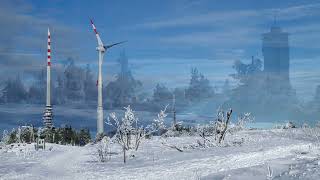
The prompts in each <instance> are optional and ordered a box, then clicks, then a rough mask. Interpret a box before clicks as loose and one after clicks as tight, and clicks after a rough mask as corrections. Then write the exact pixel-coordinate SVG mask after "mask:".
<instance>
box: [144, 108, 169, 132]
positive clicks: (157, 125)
mask: <svg viewBox="0 0 320 180" xmlns="http://www.w3.org/2000/svg"><path fill="white" fill-rule="evenodd" d="M167 107H168V105H166V106H165V108H164V109H163V110H160V112H159V113H158V114H157V118H155V119H153V122H152V124H151V125H148V126H147V128H146V129H147V134H148V135H151V134H158V135H162V134H163V133H165V131H166V130H167V129H166V125H165V118H166V117H167V116H168V114H167V113H166V110H167Z"/></svg>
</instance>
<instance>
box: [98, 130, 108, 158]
mask: <svg viewBox="0 0 320 180" xmlns="http://www.w3.org/2000/svg"><path fill="white" fill-rule="evenodd" d="M110 146H111V139H110V138H109V137H108V136H104V137H103V138H102V139H101V141H99V142H98V144H97V151H98V158H99V161H100V162H106V161H108V160H110V158H111V156H110V153H111V147H110Z"/></svg>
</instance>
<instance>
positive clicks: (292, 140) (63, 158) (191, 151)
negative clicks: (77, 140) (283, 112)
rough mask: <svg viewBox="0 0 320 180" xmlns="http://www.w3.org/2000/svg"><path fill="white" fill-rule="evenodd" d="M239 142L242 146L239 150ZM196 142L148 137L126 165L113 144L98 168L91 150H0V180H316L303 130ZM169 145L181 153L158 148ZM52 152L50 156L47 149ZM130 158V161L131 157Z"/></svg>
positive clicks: (317, 168)
mask: <svg viewBox="0 0 320 180" xmlns="http://www.w3.org/2000/svg"><path fill="white" fill-rule="evenodd" d="M241 138H243V139H244V142H243V143H242V144H241V145H239V144H237V143H234V142H239V141H240V140H241ZM197 140H201V138H200V137H197V136H191V137H190V136H183V137H168V138H160V137H153V138H152V139H146V140H144V141H143V142H142V144H141V147H140V148H139V150H138V151H134V150H133V151H131V152H128V153H127V155H128V159H127V163H126V164H124V163H123V154H122V151H121V148H120V147H119V146H118V145H117V144H112V146H111V152H112V155H111V160H109V161H107V162H99V161H98V158H97V145H96V144H89V145H87V146H85V147H77V146H62V145H56V144H47V149H46V150H39V151H35V150H34V147H33V144H27V145H25V146H23V145H20V146H19V147H18V146H17V144H15V146H14V147H13V148H12V149H8V150H7V152H6V151H5V150H4V148H3V149H1V150H0V179H5V180H9V179H30V180H31V179H32V180H36V179H76V180H82V179H112V180H113V179H115V180H118V179H126V180H127V179H139V180H140V179H148V180H149V179H165V180H170V179H246V180H248V179H249V180H250V179H267V174H268V166H270V168H271V169H272V171H273V179H320V159H319V155H320V149H319V146H318V144H317V143H315V140H314V139H312V138H310V137H308V136H306V135H305V133H304V131H303V129H287V130H276V129H273V130H245V131H241V132H238V133H235V134H233V135H231V134H228V135H227V137H226V143H225V145H224V146H213V147H206V148H203V147H199V146H198V144H197ZM161 142H165V144H168V145H175V146H177V147H178V148H180V149H182V150H183V152H179V151H177V150H176V149H174V148H170V147H168V146H164V145H163V144H162V143H161ZM50 147H52V150H51V151H50V150H49V148H50ZM133 155H134V156H133Z"/></svg>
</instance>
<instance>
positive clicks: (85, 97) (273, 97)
mask: <svg viewBox="0 0 320 180" xmlns="http://www.w3.org/2000/svg"><path fill="white" fill-rule="evenodd" d="M118 62H119V65H120V67H121V68H120V71H119V72H118V73H117V75H116V78H115V80H113V81H111V82H109V83H107V84H104V87H103V88H104V89H103V93H104V95H103V99H104V107H105V109H122V108H123V107H125V106H127V105H129V104H130V105H132V107H134V108H135V109H136V110H147V111H158V110H159V109H161V108H163V107H164V106H166V105H170V108H171V107H172V106H173V102H175V108H176V109H177V110H185V109H190V107H195V106H198V105H199V104H206V103H208V105H207V106H209V105H210V106H211V105H212V103H213V104H215V106H217V107H218V106H222V107H223V108H229V107H230V108H233V109H236V110H237V112H252V113H253V114H255V115H257V116H258V117H259V115H261V116H263V115H268V117H269V118H271V119H273V116H274V119H278V118H281V119H286V120H289V119H292V118H297V119H315V118H316V117H317V116H318V115H319V110H320V86H318V88H317V91H316V93H315V97H314V99H313V100H312V101H311V102H308V103H301V102H299V100H298V98H297V97H296V93H295V90H294V89H293V88H292V87H291V85H290V84H289V85H288V84H282V83H281V81H279V80H276V78H277V77H272V76H270V74H269V75H268V76H266V75H265V74H264V71H263V69H262V64H263V62H262V61H261V60H260V59H255V58H252V61H251V63H249V64H245V63H242V62H241V61H235V63H234V65H233V68H234V70H235V73H234V74H231V75H230V78H233V79H235V80H236V81H237V82H238V83H237V85H236V86H235V87H233V88H231V86H230V84H229V81H228V80H226V81H225V83H224V85H223V87H222V92H219V93H217V92H215V90H214V88H213V86H212V84H211V83H210V81H209V80H208V78H207V77H206V76H205V75H204V74H203V73H201V72H200V71H199V70H198V69H197V68H196V67H194V68H192V69H191V71H190V81H189V82H186V84H187V86H186V87H185V88H168V87H167V86H165V85H164V84H161V83H158V84H157V85H156V86H155V87H154V89H153V93H152V94H151V95H149V94H148V93H147V92H146V90H145V89H144V88H143V82H141V81H139V80H137V79H135V78H134V77H133V75H132V73H131V70H130V69H129V67H128V58H127V57H126V55H125V53H124V52H123V53H121V54H120V57H119V59H118ZM26 87H27V86H26V85H25V84H24V83H23V80H22V77H21V76H17V77H16V78H9V79H7V80H6V81H5V82H2V83H1V89H0V90H1V91H0V92H1V94H0V103H2V104H5V103H29V104H44V103H45V93H46V72H45V69H43V70H42V71H41V72H39V73H37V74H34V77H33V80H32V83H31V85H29V86H28V88H26ZM96 101H97V88H96V78H95V77H94V75H93V73H92V70H91V69H90V67H89V65H87V66H86V67H81V66H79V65H77V64H76V63H75V61H72V60H70V61H69V63H68V64H67V65H66V66H65V68H64V70H63V73H60V74H58V75H57V76H56V78H55V79H53V82H52V102H53V104H54V105H64V104H70V105H73V104H76V105H78V106H82V107H92V108H94V107H96ZM209 102H211V104H210V103H209ZM204 106H206V105H204ZM210 108H211V111H212V114H214V109H215V108H216V107H210Z"/></svg>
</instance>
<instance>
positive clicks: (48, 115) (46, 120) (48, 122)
mask: <svg viewBox="0 0 320 180" xmlns="http://www.w3.org/2000/svg"><path fill="white" fill-rule="evenodd" d="M47 47H48V51H47V99H46V109H45V111H44V114H43V117H42V120H43V124H44V127H46V128H52V127H53V122H52V119H53V118H52V117H53V115H52V106H51V92H50V90H51V34H50V30H49V28H48V44H47Z"/></svg>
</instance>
